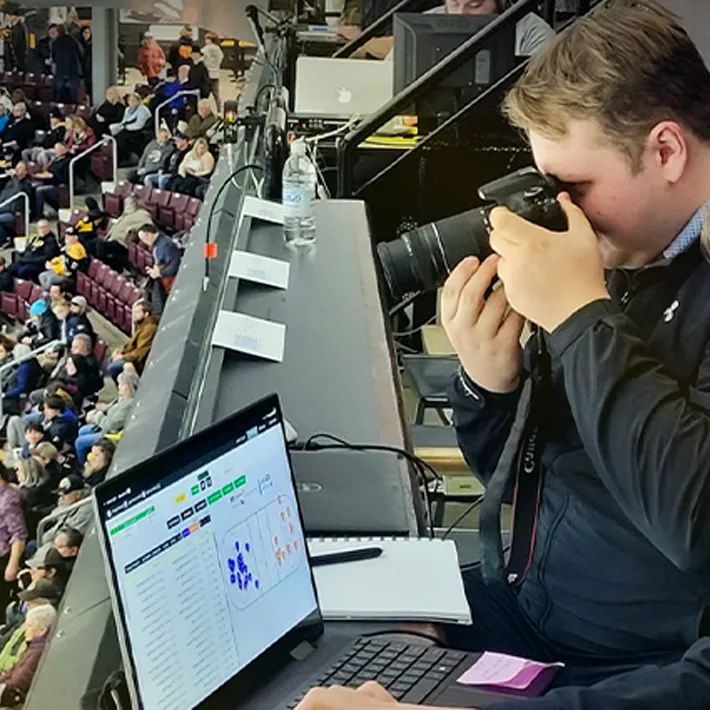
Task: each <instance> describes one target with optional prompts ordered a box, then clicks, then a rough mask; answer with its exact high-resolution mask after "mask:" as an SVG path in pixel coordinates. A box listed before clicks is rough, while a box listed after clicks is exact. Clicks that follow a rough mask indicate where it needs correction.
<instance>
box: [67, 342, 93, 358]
mask: <svg viewBox="0 0 710 710" xmlns="http://www.w3.org/2000/svg"><path fill="white" fill-rule="evenodd" d="M90 352H91V349H90V347H89V346H88V345H87V343H86V341H85V340H84V338H74V339H73V340H72V341H71V353H72V355H84V356H86V355H88V354H89V353H90Z"/></svg>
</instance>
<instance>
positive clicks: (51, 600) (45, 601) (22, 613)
mask: <svg viewBox="0 0 710 710" xmlns="http://www.w3.org/2000/svg"><path fill="white" fill-rule="evenodd" d="M47 549H49V548H47ZM17 599H18V601H17V603H15V604H11V605H10V609H9V610H8V615H7V620H6V624H5V627H4V628H3V630H2V632H0V649H3V650H4V649H5V647H6V646H7V645H8V643H9V644H10V649H11V648H12V647H13V645H14V644H16V643H24V640H25V628H24V623H25V619H26V618H27V612H29V610H30V609H34V608H36V607H38V606H46V605H50V606H53V607H55V608H56V607H57V606H59V602H60V601H61V599H62V590H61V588H60V587H59V586H58V585H56V584H54V583H53V582H51V581H50V580H48V579H38V580H37V581H36V582H32V581H31V580H30V583H29V585H28V586H27V588H26V589H24V590H22V591H21V592H20V593H19V594H18V595H17Z"/></svg>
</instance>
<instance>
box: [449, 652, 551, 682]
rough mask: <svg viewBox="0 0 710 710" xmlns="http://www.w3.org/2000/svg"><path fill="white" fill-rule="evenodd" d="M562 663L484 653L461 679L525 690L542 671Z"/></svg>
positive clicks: (459, 680)
mask: <svg viewBox="0 0 710 710" xmlns="http://www.w3.org/2000/svg"><path fill="white" fill-rule="evenodd" d="M562 666H563V664H562V663H538V662H537V661H528V660H527V659H525V658H517V657H516V656H506V655H505V654H503V653H488V652H486V653H484V654H483V655H482V656H481V657H480V658H479V659H478V660H477V661H476V662H475V663H474V664H473V665H472V666H471V667H470V668H469V669H468V670H467V671H466V672H465V673H464V674H463V675H462V676H461V677H460V678H459V679H458V681H457V682H458V683H462V684H463V685H487V686H495V687H498V688H509V689H512V690H525V689H526V688H528V687H529V686H530V685H531V684H532V683H533V681H535V680H536V679H537V678H538V677H539V676H540V675H541V674H542V673H544V672H545V671H547V670H549V669H551V668H561V667H562Z"/></svg>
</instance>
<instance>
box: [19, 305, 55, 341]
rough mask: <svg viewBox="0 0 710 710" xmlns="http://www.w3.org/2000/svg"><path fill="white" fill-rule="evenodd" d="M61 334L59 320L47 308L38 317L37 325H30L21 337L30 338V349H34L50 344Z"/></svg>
mask: <svg viewBox="0 0 710 710" xmlns="http://www.w3.org/2000/svg"><path fill="white" fill-rule="evenodd" d="M61 332H62V330H61V326H60V324H59V319H58V318H57V316H55V315H54V313H53V312H52V310H51V308H48V309H47V310H46V311H45V312H44V313H43V314H42V315H41V316H40V317H39V323H38V325H35V324H34V323H30V324H29V325H28V326H27V329H26V330H25V331H24V332H23V333H22V336H21V337H24V336H26V335H29V336H30V337H31V338H32V348H33V349H35V348H39V347H42V345H46V344H47V343H51V342H52V341H53V340H59V338H60V336H61Z"/></svg>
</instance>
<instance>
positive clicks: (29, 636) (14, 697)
mask: <svg viewBox="0 0 710 710" xmlns="http://www.w3.org/2000/svg"><path fill="white" fill-rule="evenodd" d="M56 618H57V612H56V610H55V608H54V607H53V606H51V605H49V604H45V605H42V606H37V607H34V608H33V609H30V610H29V611H28V612H27V618H26V619H25V623H24V630H25V643H26V647H25V648H24V650H23V651H22V654H21V655H20V656H19V658H17V659H16V661H15V663H14V664H12V665H11V667H10V669H9V670H3V671H2V672H0V688H2V693H0V705H2V706H3V707H14V706H16V705H20V704H22V703H23V702H24V700H25V698H26V697H27V693H28V692H29V689H30V685H32V679H33V678H34V675H35V673H36V672H37V668H39V662H40V660H41V658H42V654H43V653H44V649H45V646H46V645H47V642H48V641H49V635H50V633H51V631H52V626H53V625H54V622H55V620H56ZM2 655H3V654H2V653H0V667H1V666H2V660H3V659H2Z"/></svg>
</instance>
